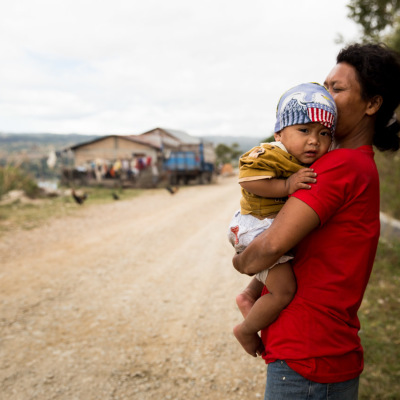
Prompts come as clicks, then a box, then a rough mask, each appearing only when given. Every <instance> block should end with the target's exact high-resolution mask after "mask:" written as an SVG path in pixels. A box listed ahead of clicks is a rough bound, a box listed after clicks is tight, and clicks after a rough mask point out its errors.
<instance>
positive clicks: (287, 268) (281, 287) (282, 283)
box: [233, 262, 296, 357]
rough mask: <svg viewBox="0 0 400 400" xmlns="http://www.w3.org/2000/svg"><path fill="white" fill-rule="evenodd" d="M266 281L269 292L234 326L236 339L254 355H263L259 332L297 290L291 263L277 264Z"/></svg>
mask: <svg viewBox="0 0 400 400" xmlns="http://www.w3.org/2000/svg"><path fill="white" fill-rule="evenodd" d="M265 283H266V286H267V288H268V291H269V293H268V294H266V295H265V296H262V297H260V298H259V299H258V300H257V301H256V302H255V303H254V304H253V307H251V309H250V311H249V313H248V314H247V316H246V317H245V320H244V321H243V322H242V323H241V324H239V325H236V326H235V327H234V328H233V333H234V334H235V336H236V339H237V340H238V341H239V343H240V344H241V345H242V346H243V348H244V349H245V350H246V351H247V352H248V353H249V354H251V355H252V356H254V357H257V354H258V355H261V353H262V351H263V346H262V342H261V339H260V336H259V335H258V332H259V331H260V330H261V329H264V328H266V327H267V326H268V325H269V324H271V323H272V322H274V321H275V319H276V318H278V315H279V313H280V312H281V311H282V310H283V309H284V308H285V307H286V306H287V305H288V304H289V303H290V301H291V300H292V298H293V296H294V294H295V292H296V280H295V277H294V274H293V271H292V267H291V265H290V263H288V262H287V263H284V264H278V265H275V267H274V268H272V269H271V270H270V271H269V273H268V276H267V281H266V282H265Z"/></svg>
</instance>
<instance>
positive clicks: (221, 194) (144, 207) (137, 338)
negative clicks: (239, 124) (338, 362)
mask: <svg viewBox="0 0 400 400" xmlns="http://www.w3.org/2000/svg"><path fill="white" fill-rule="evenodd" d="M239 197H240V193H239V188H238V185H237V184H236V183H235V178H226V179H221V180H220V181H219V182H218V184H216V185H207V186H196V187H194V186H193V187H188V188H183V189H182V190H180V191H178V193H176V194H175V195H170V194H169V193H168V192H167V191H149V192H147V193H146V194H144V195H143V196H141V197H139V198H136V199H134V200H130V201H116V202H114V203H112V204H108V205H103V206H93V207H86V206H83V207H82V208H81V209H80V210H79V211H78V212H77V213H76V214H74V216H73V217H67V218H62V219H58V220H52V221H50V222H48V223H47V224H46V225H45V226H42V227H40V228H37V229H35V230H32V231H19V232H14V233H10V234H8V235H6V236H3V237H2V238H1V242H0V259H1V263H0V283H1V292H0V334H1V339H0V340H1V341H0V361H1V362H0V399H2V400H3V399H4V400H30V399H40V400H50V399H57V400H58V399H62V400H67V399H68V400H71V399H79V400H99V399H101V400H114V399H115V400H116V399H138V400H147V399H157V400H159V399H161V400H162V399H174V400H175V399H176V400H178V399H182V400H183V399H185V400H187V399H202V400H204V399H210V400H214V399H215V400H223V399H229V400H235V399H243V398H246V399H257V398H262V396H263V391H264V383H265V365H264V363H263V361H262V360H261V359H253V358H252V357H250V356H248V355H247V354H246V353H245V352H244V351H243V350H242V349H241V347H240V346H239V344H238V343H237V342H236V341H235V339H234V337H233V335H232V327H233V326H234V325H235V324H236V323H237V322H238V321H239V320H240V319H241V315H240V313H239V311H238V310H237V308H236V305H235V295H236V294H237V293H238V292H239V291H240V290H241V289H242V288H243V287H244V285H245V284H246V283H247V282H248V279H249V278H247V277H245V276H241V275H240V274H238V273H237V272H236V271H234V270H233V268H232V266H231V258H232V255H233V249H232V248H231V247H230V245H229V244H228V243H227V239H226V229H227V224H228V222H229V220H230V217H231V215H232V213H233V212H234V210H235V209H236V208H237V207H238V204H239Z"/></svg>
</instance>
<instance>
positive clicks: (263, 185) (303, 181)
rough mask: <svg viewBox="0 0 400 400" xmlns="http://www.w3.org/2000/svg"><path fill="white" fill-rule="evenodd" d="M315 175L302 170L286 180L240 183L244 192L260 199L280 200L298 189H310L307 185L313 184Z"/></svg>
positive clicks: (271, 179) (311, 170)
mask: <svg viewBox="0 0 400 400" xmlns="http://www.w3.org/2000/svg"><path fill="white" fill-rule="evenodd" d="M316 176H317V174H316V173H315V172H314V170H313V169H312V168H302V169H301V170H300V171H298V172H296V173H294V174H293V175H291V176H290V177H289V178H287V179H276V178H270V179H268V178H266V179H257V180H252V181H242V182H240V185H241V186H242V188H243V189H244V190H247V191H248V192H250V193H253V194H255V195H257V196H261V197H269V198H280V197H286V196H288V195H289V194H292V193H294V192H295V191H296V190H298V189H310V188H311V186H310V185H308V183H315V182H316V181H317V180H316V179H315V177H316Z"/></svg>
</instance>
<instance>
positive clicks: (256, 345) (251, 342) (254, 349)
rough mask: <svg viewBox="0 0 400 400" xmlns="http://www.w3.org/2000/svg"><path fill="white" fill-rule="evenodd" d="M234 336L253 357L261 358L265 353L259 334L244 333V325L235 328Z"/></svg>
mask: <svg viewBox="0 0 400 400" xmlns="http://www.w3.org/2000/svg"><path fill="white" fill-rule="evenodd" d="M233 334H234V335H235V337H236V339H237V340H238V342H239V343H240V344H241V345H242V347H243V348H244V349H245V350H246V351H247V353H249V354H250V355H252V356H253V357H257V356H261V355H262V353H263V352H264V345H263V343H262V341H261V338H260V336H258V334H257V333H250V334H247V333H245V332H243V327H242V324H239V325H236V326H235V327H234V328H233Z"/></svg>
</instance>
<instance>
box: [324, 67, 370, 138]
mask: <svg viewBox="0 0 400 400" xmlns="http://www.w3.org/2000/svg"><path fill="white" fill-rule="evenodd" d="M324 85H325V86H326V88H327V89H328V91H329V92H330V94H331V95H332V97H333V99H334V100H335V103H336V107H337V110H338V118H337V125H336V133H335V137H336V138H337V139H340V138H344V137H347V136H349V135H351V134H355V133H357V132H358V131H359V130H360V129H362V127H363V124H362V121H363V119H364V117H365V115H366V111H367V109H368V103H369V102H368V101H366V100H364V99H363V98H362V96H361V85H360V83H359V81H358V79H357V72H356V70H355V68H354V67H353V66H351V65H350V64H347V63H339V64H336V65H335V67H334V68H333V69H332V71H331V72H330V73H329V75H328V76H327V78H326V80H325V83H324Z"/></svg>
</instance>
